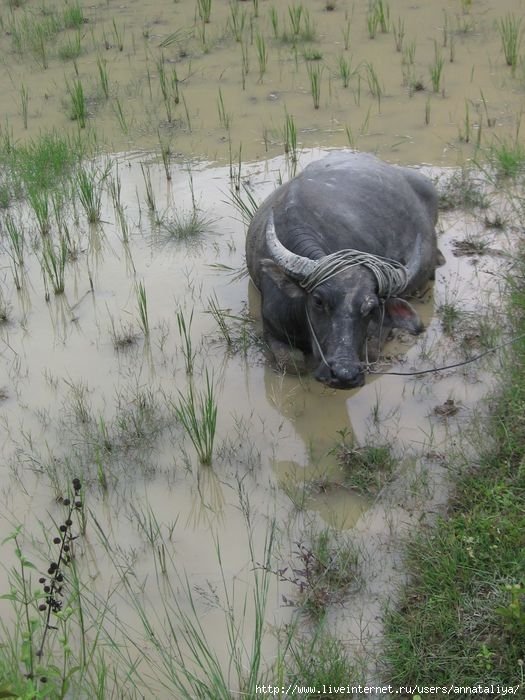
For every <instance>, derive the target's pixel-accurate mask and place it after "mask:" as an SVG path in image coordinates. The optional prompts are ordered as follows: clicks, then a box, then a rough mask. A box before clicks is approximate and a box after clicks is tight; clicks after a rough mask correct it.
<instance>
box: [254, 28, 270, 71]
mask: <svg viewBox="0 0 525 700" xmlns="http://www.w3.org/2000/svg"><path fill="white" fill-rule="evenodd" d="M255 47H256V49H257V60H258V62H259V82H260V83H262V79H263V75H264V74H265V73H266V67H267V65H268V49H267V48H266V41H265V39H264V36H263V35H262V34H261V33H260V32H257V34H256V35H255Z"/></svg>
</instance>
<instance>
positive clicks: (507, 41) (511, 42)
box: [498, 13, 522, 72]
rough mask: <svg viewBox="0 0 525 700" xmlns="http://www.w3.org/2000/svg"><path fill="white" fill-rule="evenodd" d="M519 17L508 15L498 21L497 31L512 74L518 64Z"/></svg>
mask: <svg viewBox="0 0 525 700" xmlns="http://www.w3.org/2000/svg"><path fill="white" fill-rule="evenodd" d="M521 21H522V18H521V17H516V16H515V15H514V14H512V13H508V14H507V15H505V17H503V18H502V19H500V20H499V22H498V30H499V35H500V39H501V46H502V49H503V54H504V56H505V61H506V63H507V65H508V66H510V67H511V68H512V71H513V72H514V71H515V70H516V66H517V64H518V56H519V49H520V44H521V34H522V31H521Z"/></svg>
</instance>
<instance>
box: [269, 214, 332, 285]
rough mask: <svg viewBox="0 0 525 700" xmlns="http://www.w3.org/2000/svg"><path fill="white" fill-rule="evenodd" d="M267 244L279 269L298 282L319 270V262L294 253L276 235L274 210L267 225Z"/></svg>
mask: <svg viewBox="0 0 525 700" xmlns="http://www.w3.org/2000/svg"><path fill="white" fill-rule="evenodd" d="M266 244H267V246H268V252H269V254H270V257H271V258H272V259H273V260H274V262H275V263H277V265H279V267H281V268H282V269H283V270H284V271H285V272H286V273H287V274H288V275H289V276H290V277H292V279H295V280H297V281H298V282H300V281H302V280H304V279H305V278H306V277H308V275H310V274H312V272H313V271H314V270H315V269H316V268H317V265H318V264H319V263H318V262H317V260H311V259H310V258H305V257H303V256H302V255H297V254H296V253H292V251H291V250H288V248H285V246H284V245H283V244H282V243H281V241H280V240H279V239H278V238H277V234H276V233H275V224H274V220H273V210H272V211H271V212H270V216H269V217H268V224H267V225H266Z"/></svg>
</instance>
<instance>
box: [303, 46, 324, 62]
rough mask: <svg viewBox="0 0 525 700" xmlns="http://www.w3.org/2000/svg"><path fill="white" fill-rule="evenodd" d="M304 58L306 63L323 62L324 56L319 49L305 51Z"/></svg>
mask: <svg viewBox="0 0 525 700" xmlns="http://www.w3.org/2000/svg"><path fill="white" fill-rule="evenodd" d="M303 58H304V60H305V61H321V60H322V58H323V54H322V52H321V51H319V49H310V48H308V49H304V51H303Z"/></svg>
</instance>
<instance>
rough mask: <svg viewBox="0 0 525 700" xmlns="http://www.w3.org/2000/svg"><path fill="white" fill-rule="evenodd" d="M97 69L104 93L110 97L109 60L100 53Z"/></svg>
mask: <svg viewBox="0 0 525 700" xmlns="http://www.w3.org/2000/svg"><path fill="white" fill-rule="evenodd" d="M97 70H98V77H99V83H100V87H101V88H102V94H103V95H104V97H105V98H106V100H107V99H108V98H109V75H108V67H107V61H106V59H105V58H103V57H102V56H101V55H100V54H98V55H97Z"/></svg>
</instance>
